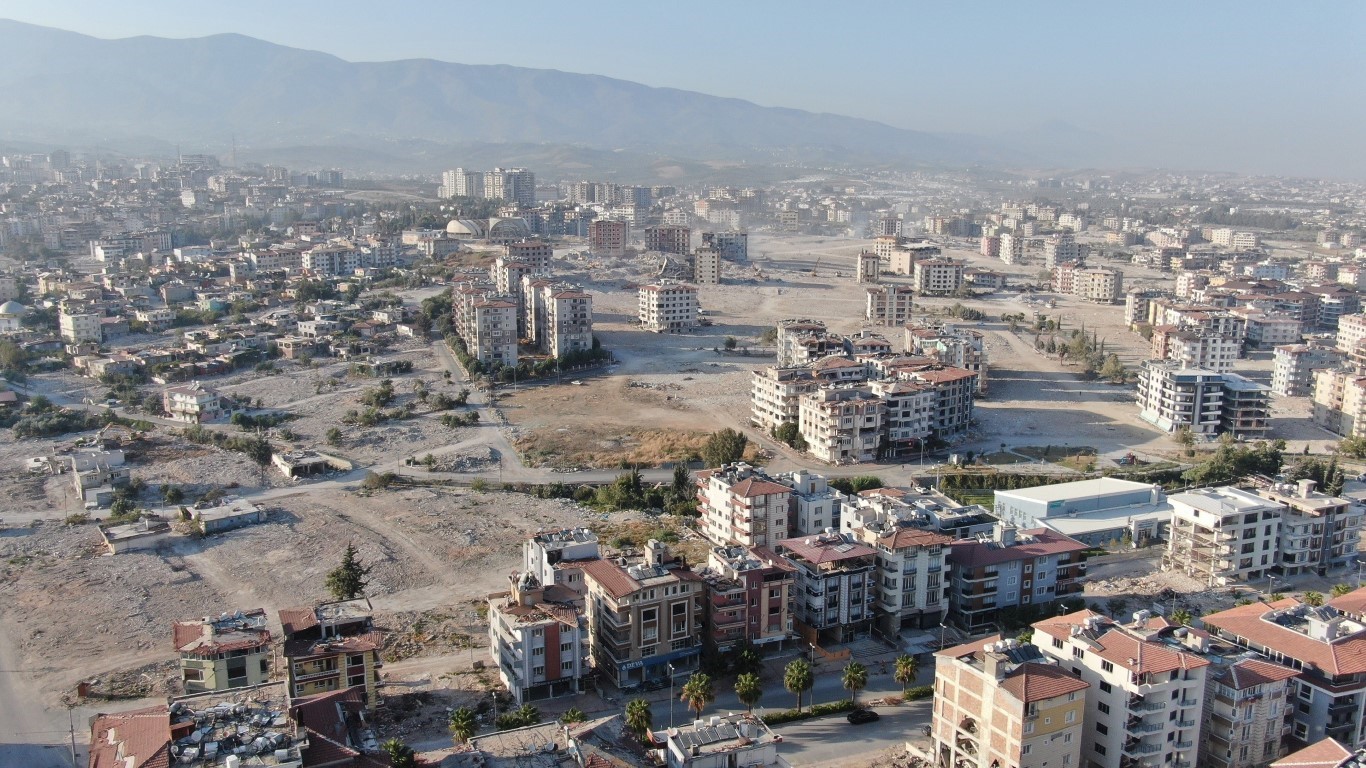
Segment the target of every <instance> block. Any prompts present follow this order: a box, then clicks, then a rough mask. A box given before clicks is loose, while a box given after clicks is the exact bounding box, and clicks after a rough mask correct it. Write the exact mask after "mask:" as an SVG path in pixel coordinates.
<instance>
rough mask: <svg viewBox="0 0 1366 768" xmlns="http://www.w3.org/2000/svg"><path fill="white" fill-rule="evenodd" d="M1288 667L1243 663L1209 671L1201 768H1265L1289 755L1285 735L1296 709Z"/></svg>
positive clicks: (1293, 675) (1293, 674) (1292, 674)
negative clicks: (1202, 767)
mask: <svg viewBox="0 0 1366 768" xmlns="http://www.w3.org/2000/svg"><path fill="white" fill-rule="evenodd" d="M1296 677H1298V673H1297V672H1296V671H1295V670H1293V669H1290V668H1289V667H1283V666H1281V665H1279V664H1272V663H1270V662H1267V661H1262V660H1261V659H1256V658H1250V659H1239V660H1237V661H1235V662H1233V663H1232V664H1225V665H1220V666H1216V667H1212V668H1211V669H1210V672H1209V675H1208V680H1207V688H1206V689H1205V712H1204V718H1203V721H1202V722H1203V727H1202V729H1201V730H1202V732H1203V734H1204V739H1202V741H1201V745H1200V752H1199V760H1198V764H1199V765H1201V766H1208V767H1209V768H1267V766H1268V765H1269V764H1271V761H1273V760H1276V759H1277V758H1279V757H1282V756H1283V755H1285V754H1286V751H1287V749H1286V739H1285V738H1284V736H1285V733H1286V732H1288V731H1289V730H1290V720H1289V718H1291V717H1292V713H1293V712H1294V709H1295V706H1296V704H1295V701H1294V691H1295V690H1296V688H1297V684H1296V683H1295V680H1294V678H1296Z"/></svg>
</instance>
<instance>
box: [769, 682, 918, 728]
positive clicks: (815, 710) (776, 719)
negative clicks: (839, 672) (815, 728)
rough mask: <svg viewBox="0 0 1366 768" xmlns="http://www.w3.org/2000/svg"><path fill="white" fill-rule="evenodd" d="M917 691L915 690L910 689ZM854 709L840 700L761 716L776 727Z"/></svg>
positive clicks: (849, 700) (849, 703) (845, 700)
mask: <svg viewBox="0 0 1366 768" xmlns="http://www.w3.org/2000/svg"><path fill="white" fill-rule="evenodd" d="M912 690H913V691H914V690H917V689H912ZM931 693H933V689H931ZM853 709H854V700H853V699H840V700H839V701H834V702H830V703H828V704H817V705H815V706H814V707H810V708H808V709H805V710H802V711H801V712H798V711H797V710H795V709H789V710H786V711H783V712H769V713H766V714H765V715H764V716H763V721H764V724H765V725H778V724H779V723H791V722H795V721H797V720H806V719H809V718H812V717H823V716H825V715H838V714H840V713H842V712H851V711H853Z"/></svg>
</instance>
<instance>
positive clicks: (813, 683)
mask: <svg viewBox="0 0 1366 768" xmlns="http://www.w3.org/2000/svg"><path fill="white" fill-rule="evenodd" d="M807 645H809V646H811V706H813V707H814V706H816V644H815V643H807ZM798 695H800V694H798ZM797 701H798V703H800V702H801V699H798V700H797Z"/></svg>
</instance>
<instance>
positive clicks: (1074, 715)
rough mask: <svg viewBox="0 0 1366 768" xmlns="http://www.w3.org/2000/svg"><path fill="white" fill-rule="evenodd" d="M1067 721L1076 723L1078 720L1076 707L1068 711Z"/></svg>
mask: <svg viewBox="0 0 1366 768" xmlns="http://www.w3.org/2000/svg"><path fill="white" fill-rule="evenodd" d="M1067 722H1069V723H1075V722H1077V711H1076V710H1075V709H1074V710H1071V711H1070V712H1068V713H1067Z"/></svg>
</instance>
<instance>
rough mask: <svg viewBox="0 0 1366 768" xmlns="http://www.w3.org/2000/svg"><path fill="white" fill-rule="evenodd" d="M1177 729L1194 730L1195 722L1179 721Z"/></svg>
mask: <svg viewBox="0 0 1366 768" xmlns="http://www.w3.org/2000/svg"><path fill="white" fill-rule="evenodd" d="M1176 727H1177V728H1194V727H1195V721H1194V720H1178V721H1177V722H1176Z"/></svg>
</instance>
